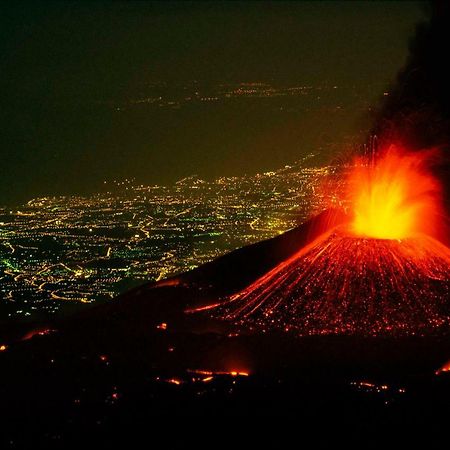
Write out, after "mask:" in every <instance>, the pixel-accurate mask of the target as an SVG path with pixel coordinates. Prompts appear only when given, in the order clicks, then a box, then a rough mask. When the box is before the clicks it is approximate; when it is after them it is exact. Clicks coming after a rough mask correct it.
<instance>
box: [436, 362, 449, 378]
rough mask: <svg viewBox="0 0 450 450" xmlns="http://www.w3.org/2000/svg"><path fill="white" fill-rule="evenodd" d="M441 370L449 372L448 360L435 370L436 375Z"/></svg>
mask: <svg viewBox="0 0 450 450" xmlns="http://www.w3.org/2000/svg"><path fill="white" fill-rule="evenodd" d="M443 372H450V361H448V362H446V363H445V364H444V365H443V366H442V367H441V368H440V369H438V370H436V375H439V374H441V373H443Z"/></svg>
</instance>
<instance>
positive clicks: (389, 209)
mask: <svg viewBox="0 0 450 450" xmlns="http://www.w3.org/2000/svg"><path fill="white" fill-rule="evenodd" d="M432 155H433V152H430V151H425V152H417V153H409V154H408V153H404V152H401V151H400V150H399V149H398V147H395V146H391V147H390V148H389V149H388V150H387V151H385V153H384V154H383V155H382V157H381V158H380V159H379V160H377V162H376V163H375V164H374V165H368V164H366V163H365V162H364V160H362V159H360V160H357V161H356V163H355V166H354V169H353V170H352V172H351V174H350V177H349V197H350V202H351V206H352V210H353V214H354V221H353V227H352V228H353V232H354V233H355V234H356V235H358V236H367V237H372V238H378V239H405V238H408V237H411V236H413V235H414V234H416V233H418V232H420V233H426V234H434V233H435V231H436V230H435V229H434V228H435V224H436V221H437V220H438V217H439V215H440V200H439V199H440V194H441V190H440V185H439V183H438V182H437V181H436V180H435V178H433V176H432V175H431V174H430V173H429V170H428V167H427V166H428V162H429V160H430V159H431V157H432Z"/></svg>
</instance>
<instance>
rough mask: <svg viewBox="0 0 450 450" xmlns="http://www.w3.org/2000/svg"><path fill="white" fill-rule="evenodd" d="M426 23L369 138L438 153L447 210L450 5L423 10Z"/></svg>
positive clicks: (438, 3) (449, 194) (431, 5)
mask: <svg viewBox="0 0 450 450" xmlns="http://www.w3.org/2000/svg"><path fill="white" fill-rule="evenodd" d="M425 7H426V9H427V12H428V19H427V20H426V21H424V22H422V23H419V24H418V25H417V26H416V32H415V35H414V36H413V38H412V39H411V41H410V44H409V49H410V53H409V57H408V59H407V62H406V64H405V66H404V67H403V68H402V69H401V71H400V72H399V74H398V76H397V79H396V81H395V83H394V84H393V85H392V86H391V88H390V89H389V95H388V96H386V97H384V98H383V101H382V103H381V105H380V107H379V109H378V111H377V113H376V117H375V125H374V128H373V130H372V132H373V135H377V136H379V137H380V138H381V139H382V140H393V139H394V140H400V141H402V142H403V143H404V144H405V145H406V146H407V147H408V148H409V149H411V150H413V151H420V150H421V149H425V148H438V149H440V154H441V157H440V159H439V161H437V163H436V167H435V174H436V176H438V177H439V179H440V180H441V182H442V184H443V187H444V202H445V205H446V209H447V212H448V211H449V207H450V168H449V166H450V66H449V64H448V45H449V43H450V3H448V2H446V1H433V2H430V3H428V4H426V5H425Z"/></svg>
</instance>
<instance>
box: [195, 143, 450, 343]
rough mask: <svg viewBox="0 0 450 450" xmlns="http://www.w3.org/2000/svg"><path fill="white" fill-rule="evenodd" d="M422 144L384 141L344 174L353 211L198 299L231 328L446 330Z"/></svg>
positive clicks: (449, 269)
mask: <svg viewBox="0 0 450 450" xmlns="http://www.w3.org/2000/svg"><path fill="white" fill-rule="evenodd" d="M429 157H430V153H427V152H426V153H421V154H413V155H411V154H405V153H403V154H402V153H401V152H399V151H398V150H397V149H395V148H394V147H391V148H390V149H389V150H388V151H387V152H385V153H384V155H383V156H382V157H381V158H379V159H378V161H377V162H376V164H374V165H370V166H369V165H367V164H363V161H361V160H359V161H357V162H356V164H355V166H354V168H353V170H352V171H351V174H350V176H349V183H348V186H349V192H350V195H349V196H348V199H349V200H350V205H351V207H352V210H353V211H352V212H353V214H352V216H353V220H352V221H351V223H350V224H348V225H341V226H339V227H336V228H333V229H331V230H329V231H328V232H326V233H324V234H323V235H321V236H320V237H319V238H317V239H316V240H315V241H314V242H312V243H311V244H309V245H308V246H306V247H304V248H302V249H300V250H299V251H298V252H297V253H296V254H294V255H293V256H292V257H291V258H289V259H288V260H286V261H284V262H283V263H281V264H279V265H278V266H276V267H275V268H274V269H272V270H271V271H270V272H268V273H267V274H266V275H264V276H262V277H261V278H259V279H258V280H256V281H255V282H254V283H252V284H251V285H250V286H248V287H247V288H245V289H243V290H242V291H240V292H238V293H237V294H235V295H233V296H232V297H230V298H227V299H225V300H224V301H222V302H220V303H219V304H216V305H211V306H210V307H209V308H210V309H208V308H205V307H204V308H201V309H202V310H203V314H205V313H207V314H209V315H210V316H212V317H214V318H219V319H225V320H228V321H230V322H231V323H232V324H234V325H235V326H237V327H238V328H239V329H244V330H245V329H246V330H258V331H263V332H264V331H267V330H270V329H277V330H282V331H294V332H296V333H298V334H301V335H311V334H359V335H371V336H376V335H415V334H428V333H435V332H437V331H439V332H441V331H442V330H443V329H445V331H446V332H448V331H450V302H449V300H448V299H449V293H450V249H449V248H448V247H446V246H445V245H444V244H442V243H441V242H439V241H438V240H436V239H435V238H434V237H431V236H432V235H433V231H434V229H435V228H436V221H437V218H438V216H439V212H440V208H439V196H440V189H439V183H438V182H437V181H436V180H435V179H434V178H433V177H432V176H431V174H430V173H429V172H428V169H427V161H428V160H429Z"/></svg>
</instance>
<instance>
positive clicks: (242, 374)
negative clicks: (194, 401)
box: [188, 369, 250, 381]
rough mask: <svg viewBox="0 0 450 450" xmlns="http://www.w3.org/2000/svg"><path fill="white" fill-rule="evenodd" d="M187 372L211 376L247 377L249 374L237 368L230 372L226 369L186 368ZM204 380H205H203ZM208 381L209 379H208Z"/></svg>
mask: <svg viewBox="0 0 450 450" xmlns="http://www.w3.org/2000/svg"><path fill="white" fill-rule="evenodd" d="M188 372H190V373H195V374H198V375H208V376H212V375H231V376H232V377H237V376H240V377H248V376H249V375H250V374H249V372H240V371H237V370H232V371H230V372H227V371H211V370H200V369H188ZM203 381H205V380H203ZM208 381H209V380H208Z"/></svg>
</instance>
